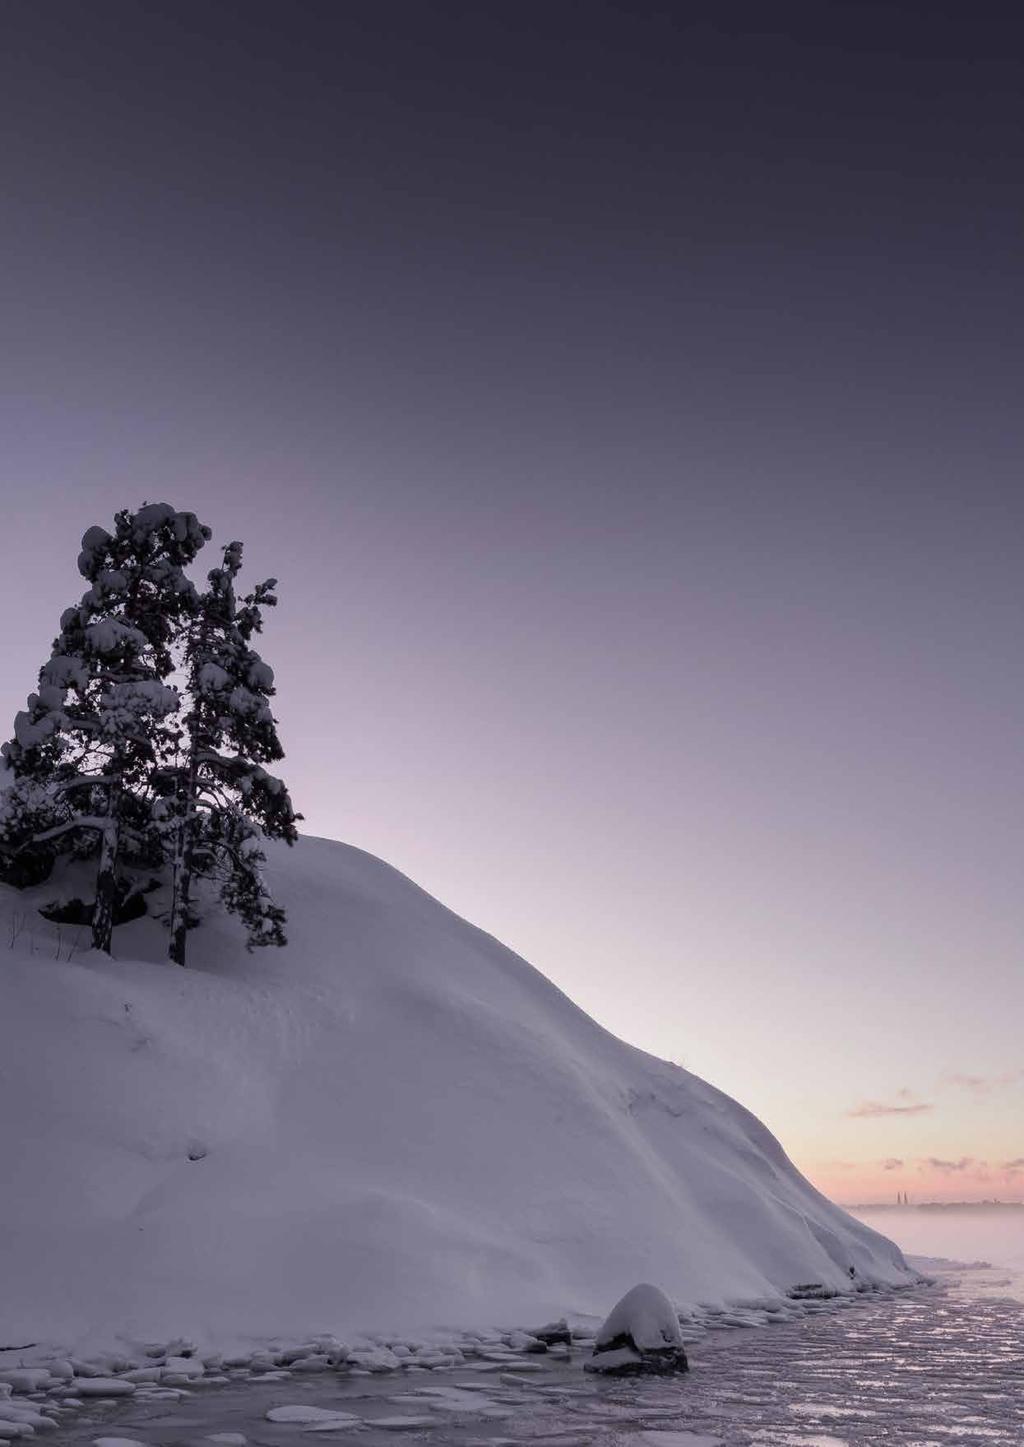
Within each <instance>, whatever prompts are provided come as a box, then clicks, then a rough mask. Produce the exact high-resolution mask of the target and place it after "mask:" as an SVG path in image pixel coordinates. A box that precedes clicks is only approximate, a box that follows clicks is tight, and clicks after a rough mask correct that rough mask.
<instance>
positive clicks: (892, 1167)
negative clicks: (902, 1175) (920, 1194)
mask: <svg viewBox="0 0 1024 1447" xmlns="http://www.w3.org/2000/svg"><path fill="white" fill-rule="evenodd" d="M903 1166H904V1162H903V1161H901V1160H900V1158H899V1156H889V1157H888V1159H886V1160H884V1161H883V1162H882V1170H883V1171H902V1169H903Z"/></svg>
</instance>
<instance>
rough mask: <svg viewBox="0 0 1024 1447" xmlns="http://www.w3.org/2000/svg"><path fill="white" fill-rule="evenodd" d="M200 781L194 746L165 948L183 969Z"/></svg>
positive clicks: (175, 852)
mask: <svg viewBox="0 0 1024 1447" xmlns="http://www.w3.org/2000/svg"><path fill="white" fill-rule="evenodd" d="M198 782H199V764H198V760H197V758H196V750H195V747H193V748H192V750H191V752H190V756H189V763H188V772H187V774H186V776H185V797H184V799H183V800H182V812H181V818H180V819H179V820H178V837H177V840H176V843H175V848H174V884H173V897H172V901H171V942H170V945H169V946H168V949H167V954H168V958H169V959H170V960H171V962H172V963H173V964H175V965H181V966H184V964H185V957H186V954H187V952H188V917H189V907H190V904H191V898H192V867H193V862H194V857H195V838H196V831H195V818H196V792H197V789H198Z"/></svg>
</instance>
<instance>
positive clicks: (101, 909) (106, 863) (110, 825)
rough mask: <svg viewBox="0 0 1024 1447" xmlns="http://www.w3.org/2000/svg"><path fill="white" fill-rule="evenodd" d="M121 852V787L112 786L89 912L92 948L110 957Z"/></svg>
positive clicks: (117, 785)
mask: <svg viewBox="0 0 1024 1447" xmlns="http://www.w3.org/2000/svg"><path fill="white" fill-rule="evenodd" d="M120 848H121V786H120V784H116V783H115V784H111V786H110V795H109V797H108V800H107V822H106V824H105V826H104V828H103V833H102V834H101V836H100V862H99V867H98V868H97V871H96V904H95V907H94V909H93V912H92V947H93V949H94V950H102V951H103V953H104V954H107V955H109V954H110V941H111V937H112V935H113V933H114V911H115V910H116V908H117V859H118V854H119V853H120Z"/></svg>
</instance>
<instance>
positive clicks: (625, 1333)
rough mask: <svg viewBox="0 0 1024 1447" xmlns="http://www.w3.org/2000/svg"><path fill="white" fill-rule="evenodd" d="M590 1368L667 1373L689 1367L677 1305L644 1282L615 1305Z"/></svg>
mask: <svg viewBox="0 0 1024 1447" xmlns="http://www.w3.org/2000/svg"><path fill="white" fill-rule="evenodd" d="M584 1365H585V1367H586V1370H587V1371H588V1372H604V1373H606V1374H607V1375H609V1376H616V1377H637V1376H646V1375H651V1376H666V1375H669V1374H671V1373H674V1372H685V1371H687V1370H688V1368H689V1362H688V1361H687V1359H686V1350H685V1348H684V1346H683V1338H682V1333H681V1332H680V1330H679V1321H678V1318H677V1317H676V1311H675V1307H674V1306H673V1305H672V1303H671V1302H670V1301H669V1299H668V1297H667V1296H666V1295H665V1293H664V1292H663V1291H659V1290H658V1288H657V1287H656V1286H650V1285H648V1284H647V1283H642V1284H641V1285H640V1286H634V1287H633V1289H632V1291H627V1293H626V1295H625V1296H624V1297H623V1298H622V1300H621V1301H620V1302H619V1303H618V1304H617V1305H616V1306H615V1307H613V1308H612V1311H611V1314H610V1315H609V1317H608V1319H607V1321H606V1322H605V1324H604V1326H602V1328H601V1330H600V1331H599V1332H598V1334H597V1340H596V1342H595V1343H594V1355H593V1356H592V1357H591V1359H590V1361H589V1362H586V1363H585V1364H584Z"/></svg>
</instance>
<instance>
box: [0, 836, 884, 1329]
mask: <svg viewBox="0 0 1024 1447" xmlns="http://www.w3.org/2000/svg"><path fill="white" fill-rule="evenodd" d="M270 873H271V876H272V878H271V884H272V887H273V890H274V893H275V895H276V896H277V897H278V898H279V899H280V900H281V902H282V903H284V904H285V905H286V907H287V909H288V912H289V935H290V939H291V943H290V945H289V946H288V948H287V949H284V950H266V951H261V952H258V953H256V954H254V955H247V954H246V953H245V951H244V948H243V947H242V945H241V943H240V941H239V938H238V935H237V933H236V931H235V929H234V927H233V926H232V924H231V923H230V922H229V921H227V920H224V919H221V918H218V917H217V916H216V915H215V916H214V917H213V918H212V919H211V920H210V922H208V924H207V925H206V926H205V927H204V928H203V929H202V930H200V931H198V932H197V933H196V934H195V935H194V936H193V937H192V939H193V943H192V945H191V947H190V959H191V961H192V963H193V968H191V969H189V970H184V971H183V970H179V969H176V968H174V967H172V966H169V965H167V964H166V963H165V962H164V961H163V958H162V956H163V951H164V949H165V946H166V934H165V933H164V931H162V930H161V929H160V927H159V926H157V925H155V924H154V923H152V922H151V921H149V920H140V921H138V922H136V923H134V924H131V925H126V926H124V927H123V928H121V929H119V930H118V931H117V934H116V936H115V948H116V950H117V953H118V955H119V958H118V959H116V960H110V959H108V958H106V957H105V956H99V955H93V954H89V955H84V956H75V957H74V958H73V959H72V960H71V961H67V960H64V959H61V960H58V959H55V958H54V955H55V953H56V951H57V949H58V948H59V947H60V946H61V944H63V947H64V949H65V952H66V947H67V945H68V943H69V940H70V938H71V935H72V934H73V932H72V931H69V930H67V929H65V930H64V931H63V932H62V936H61V939H60V940H58V937H57V931H56V929H55V927H54V926H52V925H49V924H47V923H46V922H45V921H43V920H41V919H39V917H38V916H37V915H36V914H35V909H36V907H37V906H38V905H39V904H40V903H41V902H42V901H43V900H44V899H45V898H47V897H48V891H47V890H46V888H45V887H44V888H43V889H41V890H39V891H36V892H35V894H34V895H31V896H30V895H27V894H16V893H13V892H11V891H6V890H4V891H0V911H2V913H3V914H4V915H5V916H6V919H5V920H3V921H2V923H0V928H2V929H3V931H4V934H3V936H2V937H0V947H5V946H6V945H7V943H8V942H9V941H10V942H11V948H10V950H9V951H8V950H7V949H6V948H0V972H2V999H3V1006H2V1012H0V1016H2V1018H0V1074H2V1082H0V1084H2V1102H0V1163H2V1187H0V1344H9V1343H22V1342H30V1341H40V1340H49V1341H60V1342H66V1343H68V1344H71V1345H75V1344H80V1343H85V1342H89V1343H96V1342H99V1341H101V1340H113V1339H115V1338H119V1337H121V1338H134V1339H139V1338H146V1337H164V1338H166V1337H167V1336H168V1335H172V1334H177V1333H184V1334H188V1335H192V1336H194V1337H196V1338H197V1339H198V1340H199V1341H201V1342H211V1341H215V1342H224V1341H227V1340H229V1339H237V1338H240V1337H242V1336H254V1335H261V1334H265V1335H270V1334H275V1333H289V1332H295V1333H303V1332H307V1333H308V1332H310V1331H315V1330H335V1331H344V1330H352V1329H366V1328H375V1327H379V1328H382V1329H386V1328H388V1327H393V1326H398V1325H402V1326H408V1325H409V1324H419V1325H427V1324H431V1323H434V1324H442V1323H443V1324H447V1325H451V1326H456V1325H462V1326H471V1325H474V1324H481V1325H485V1324H486V1325H491V1324H497V1323H507V1324H524V1325H529V1324H531V1323H532V1324H534V1325H535V1324H536V1323H537V1322H538V1321H541V1320H546V1319H548V1318H549V1317H551V1316H554V1315H559V1314H561V1313H563V1312H566V1311H570V1312H572V1311H579V1312H588V1313H601V1314H603V1313H604V1312H605V1311H606V1310H607V1308H608V1304H609V1303H610V1302H611V1301H614V1300H615V1299H616V1298H617V1297H618V1296H620V1295H621V1294H622V1292H623V1291H624V1290H625V1289H627V1288H628V1287H629V1286H631V1285H632V1284H633V1283H634V1282H636V1281H638V1280H653V1281H656V1282H657V1283H659V1285H661V1286H662V1287H663V1288H664V1289H665V1290H666V1291H667V1292H669V1293H670V1295H672V1297H673V1298H674V1299H675V1300H676V1301H677V1302H679V1303H681V1304H685V1303H696V1302H712V1303H715V1302H719V1303H721V1302H725V1301H738V1300H740V1301H742V1300H749V1299H751V1298H760V1297H764V1296H766V1295H772V1296H777V1295H778V1294H780V1293H784V1292H786V1291H788V1290H790V1289H792V1288H793V1287H794V1286H797V1285H803V1286H806V1285H808V1284H810V1283H820V1284H821V1285H822V1286H823V1287H825V1288H830V1289H835V1290H838V1291H849V1290H851V1289H852V1287H853V1286H854V1285H855V1284H858V1283H863V1284H871V1283H876V1284H890V1285H895V1284H900V1283H903V1282H908V1281H910V1280H912V1279H913V1276H912V1273H911V1272H910V1271H909V1270H908V1268H907V1267H906V1265H905V1263H904V1261H903V1258H902V1257H901V1255H900V1253H899V1251H898V1250H897V1248H896V1247H895V1246H894V1245H892V1243H891V1242H889V1241H888V1240H886V1239H885V1238H884V1237H882V1236H880V1235H878V1234H877V1233H876V1232H874V1231H872V1230H871V1229H870V1228H868V1227H867V1226H864V1225H862V1224H861V1223H860V1222H858V1221H855V1220H854V1219H853V1218H852V1217H850V1216H848V1215H847V1214H846V1213H845V1212H843V1211H841V1210H840V1209H839V1208H838V1207H836V1206H834V1205H832V1204H831V1203H830V1202H829V1201H827V1200H826V1199H825V1198H824V1197H823V1196H821V1195H820V1194H819V1193H818V1192H817V1191H815V1190H814V1189H813V1188H812V1187H811V1186H810V1185H809V1183H808V1182H807V1181H806V1180H804V1179H803V1177H801V1176H800V1174H799V1173H798V1172H797V1171H796V1169H795V1168H794V1167H793V1165H792V1164H791V1163H790V1161H789V1160H788V1159H787V1158H786V1156H785V1154H784V1153H783V1151H782V1149H781V1147H780V1146H779V1144H778V1143H777V1141H776V1140H775V1139H774V1138H773V1137H772V1136H771V1135H770V1133H769V1132H768V1131H767V1130H766V1129H765V1128H764V1127H763V1126H762V1125H761V1124H760V1123H759V1122H758V1121H757V1120H756V1119H755V1118H754V1117H753V1116H752V1115H751V1114H750V1113H749V1112H748V1111H746V1110H744V1109H743V1108H742V1107H741V1106H739V1105H737V1104H736V1103H735V1102H734V1101H732V1100H730V1099H728V1097H726V1096H724V1095H722V1094H721V1093H720V1092H719V1091H717V1090H715V1089H713V1088H712V1087H711V1086H709V1085H706V1084H705V1083H703V1082H702V1081H700V1080H698V1079H697V1078H696V1077H694V1076H692V1075H690V1074H688V1073H687V1072H686V1071H684V1070H681V1069H680V1068H678V1067H677V1066H673V1065H670V1064H667V1063H665V1062H663V1061H660V1060H656V1059H654V1058H653V1057H651V1056H649V1055H646V1054H644V1053H643V1052H642V1051H640V1050H636V1049H634V1048H632V1047H630V1046H628V1045H625V1044H623V1043H622V1042H621V1041H619V1040H617V1039H615V1038H614V1037H613V1036H612V1035H610V1034H608V1033H607V1032H606V1031H605V1030H603V1029H601V1028H600V1027H599V1026H598V1025H596V1024H595V1023H594V1022H593V1021H592V1020H591V1019H590V1018H589V1017H588V1016H586V1015H585V1014H584V1013H583V1012H582V1011H581V1010H579V1009H577V1008H576V1006H574V1005H573V1004H572V1003H571V1001H569V1000H568V999H567V998H566V997H565V996H564V995H563V994H561V993H560V991H558V990H557V989H556V988H555V987H554V986H553V985H552V984H550V983H549V981H547V980H546V979H545V978H544V977H543V976H541V975H540V974H538V972H537V971H535V970H534V969H533V968H532V967H531V966H530V965H528V964H527V963H526V962H525V961H524V960H522V959H520V958H519V957H518V956H516V955H514V954H513V953H512V952H511V951H510V950H508V949H506V948H505V947H504V946H503V945H501V944H499V943H498V942H497V941H496V940H494V939H493V938H491V937H490V936H489V935H486V934H484V933H483V932H481V931H480V930H478V929H475V928H473V927H472V926H471V925H468V924H466V923H465V922H464V921H463V920H461V919H459V918H458V917H457V916H456V915H454V914H452V913H451V912H450V911H449V910H447V909H445V908H444V907H443V906H442V905H440V904H438V903H437V901H436V900H434V899H432V898H430V896H429V895H427V894H425V893H424V892H423V891H422V890H420V889H418V888H417V887H416V886H415V885H414V884H412V883H411V882H410V881H409V880H408V879H406V878H404V877H403V876H402V875H400V874H398V873H397V872H396V871H395V870H393V869H391V868H390V867H389V866H387V865H385V864H383V863H381V862H380V861H379V860H377V859H374V858H373V857H371V856H370V855H367V854H364V853H362V852H361V851H359V850H357V849H353V848H349V847H347V846H345V845H342V844H337V843H333V842H330V841H327V840H317V839H302V840H300V842H299V843H298V845H297V846H296V847H295V849H294V850H290V851H289V850H287V849H285V848H283V847H280V846H278V847H275V848H274V849H273V851H272V853H271V860H270ZM49 894H51V895H52V890H50V891H49ZM19 930H20V932H19ZM851 1269H852V1274H851Z"/></svg>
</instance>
